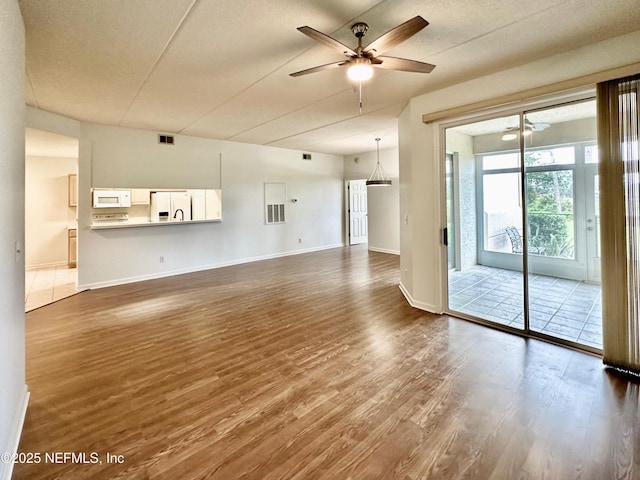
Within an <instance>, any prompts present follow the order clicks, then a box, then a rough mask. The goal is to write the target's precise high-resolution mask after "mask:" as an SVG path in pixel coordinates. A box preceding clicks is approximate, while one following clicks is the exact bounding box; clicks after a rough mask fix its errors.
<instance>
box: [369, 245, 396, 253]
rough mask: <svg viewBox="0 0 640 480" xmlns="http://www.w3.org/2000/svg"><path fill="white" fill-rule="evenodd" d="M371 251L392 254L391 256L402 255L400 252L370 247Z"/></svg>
mask: <svg viewBox="0 0 640 480" xmlns="http://www.w3.org/2000/svg"><path fill="white" fill-rule="evenodd" d="M369 250H370V251H372V252H380V253H390V254H391V255H400V250H390V249H388V248H378V247H372V246H369Z"/></svg>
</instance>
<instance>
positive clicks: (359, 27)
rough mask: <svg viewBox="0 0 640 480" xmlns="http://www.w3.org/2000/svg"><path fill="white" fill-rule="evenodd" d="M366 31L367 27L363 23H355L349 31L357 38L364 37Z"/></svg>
mask: <svg viewBox="0 0 640 480" xmlns="http://www.w3.org/2000/svg"><path fill="white" fill-rule="evenodd" d="M367 30H369V25H367V24H366V23H364V22H357V23H354V24H353V25H351V31H352V32H353V34H354V35H355V36H356V37H357V38H362V37H364V35H365V33H367Z"/></svg>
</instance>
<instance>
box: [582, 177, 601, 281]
mask: <svg viewBox="0 0 640 480" xmlns="http://www.w3.org/2000/svg"><path fill="white" fill-rule="evenodd" d="M598 180H599V177H598V170H597V165H589V166H588V167H587V168H585V207H586V208H585V210H586V211H585V216H586V230H587V231H586V234H587V237H586V238H587V281H589V282H594V283H600V204H599V201H598V194H599V185H598Z"/></svg>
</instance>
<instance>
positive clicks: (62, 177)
mask: <svg viewBox="0 0 640 480" xmlns="http://www.w3.org/2000/svg"><path fill="white" fill-rule="evenodd" d="M76 172H77V159H75V158H52V157H32V156H29V157H27V158H26V168H25V173H26V178H25V263H26V267H27V268H37V267H47V266H55V265H62V264H66V263H67V253H68V252H67V244H68V242H67V227H68V226H70V225H74V224H75V221H76V209H75V207H69V202H68V175H69V174H71V173H76Z"/></svg>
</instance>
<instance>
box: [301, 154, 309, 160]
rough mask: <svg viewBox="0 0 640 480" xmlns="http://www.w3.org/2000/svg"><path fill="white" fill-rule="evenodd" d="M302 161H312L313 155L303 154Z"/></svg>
mask: <svg viewBox="0 0 640 480" xmlns="http://www.w3.org/2000/svg"><path fill="white" fill-rule="evenodd" d="M302 159H303V160H311V154H310V153H303V154H302Z"/></svg>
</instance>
